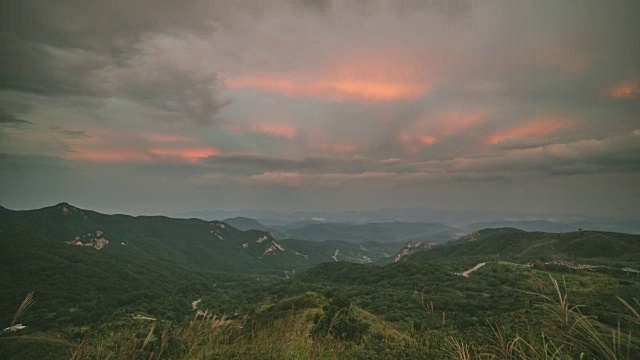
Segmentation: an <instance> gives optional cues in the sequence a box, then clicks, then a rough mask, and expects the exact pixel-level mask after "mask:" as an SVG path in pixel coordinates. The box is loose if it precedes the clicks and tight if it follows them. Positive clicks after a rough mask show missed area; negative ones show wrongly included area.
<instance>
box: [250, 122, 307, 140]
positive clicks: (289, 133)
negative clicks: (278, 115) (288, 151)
mask: <svg viewBox="0 0 640 360" xmlns="http://www.w3.org/2000/svg"><path fill="white" fill-rule="evenodd" d="M251 130H252V131H253V132H256V133H258V134H262V135H267V136H274V137H284V138H289V139H290V138H293V137H294V136H295V135H296V133H297V131H296V129H295V128H294V127H292V126H290V125H287V124H269V123H260V124H256V125H254V126H252V127H251Z"/></svg>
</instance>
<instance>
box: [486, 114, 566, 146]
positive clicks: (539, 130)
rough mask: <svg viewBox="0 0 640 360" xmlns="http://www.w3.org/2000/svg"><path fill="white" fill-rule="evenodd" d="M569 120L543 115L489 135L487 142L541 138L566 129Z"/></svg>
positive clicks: (496, 142)
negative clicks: (543, 116)
mask: <svg viewBox="0 0 640 360" xmlns="http://www.w3.org/2000/svg"><path fill="white" fill-rule="evenodd" d="M569 125H570V122H569V121H567V120H566V119H563V118H557V117H545V118H540V119H535V120H533V121H530V122H527V123H525V124H522V125H520V126H516V127H512V128H508V129H504V130H501V131H498V132H496V133H494V134H492V135H491V136H489V139H488V141H489V143H491V144H493V145H496V144H499V143H501V142H503V141H506V140H510V139H522V138H541V137H545V136H549V135H553V134H555V133H557V132H559V131H560V130H563V129H566V128H567V127H568V126H569Z"/></svg>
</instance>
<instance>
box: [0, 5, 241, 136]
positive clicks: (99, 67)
mask: <svg viewBox="0 0 640 360" xmlns="http://www.w3.org/2000/svg"><path fill="white" fill-rule="evenodd" d="M245 6H246V5H245ZM230 9H231V8H229V7H227V6H226V5H225V4H224V3H210V2H205V1H202V2H199V1H194V2H192V3H191V4H190V5H188V6H183V5H178V4H177V3H162V4H156V3H155V2H144V1H143V2H136V3H135V4H131V3H130V2H128V1H115V2H108V3H105V2H100V1H96V2H85V1H61V2H56V3H50V2H46V1H24V2H17V1H9V2H4V3H3V5H2V8H1V11H0V13H1V14H2V15H1V18H0V19H1V23H2V27H3V32H2V34H0V90H13V91H22V92H27V93H35V94H43V95H48V96H64V95H82V96H94V97H100V98H122V99H125V100H130V101H134V102H139V103H141V104H143V105H145V106H149V107H151V108H155V109H158V110H159V111H161V112H162V113H164V114H165V116H162V117H163V118H168V119H170V120H174V121H175V120H178V121H182V120H190V121H193V122H195V123H198V124H208V123H212V122H215V116H216V113H217V112H218V111H219V110H220V109H221V108H222V107H224V106H225V105H227V104H228V103H229V101H230V100H228V99H222V98H221V97H220V94H219V92H220V89H221V84H220V82H219V78H218V76H217V74H216V73H214V72H209V73H205V74H203V73H198V72H194V71H191V69H187V68H185V67H184V66H182V65H180V64H176V63H173V62H170V61H169V62H167V61H164V62H163V61H162V60H160V59H161V58H162V55H163V54H150V53H149V49H148V48H147V47H145V45H146V44H145V43H144V41H145V40H147V39H148V38H149V34H159V33H163V32H168V33H187V32H191V34H193V33H194V32H195V33H198V32H200V31H205V30H208V31H212V28H213V27H214V23H215V21H216V18H220V19H225V15H226V13H229V15H231V11H230ZM151 51H153V49H152V50H151ZM150 56H151V57H150ZM156 60H159V61H156Z"/></svg>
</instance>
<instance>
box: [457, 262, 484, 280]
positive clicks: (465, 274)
mask: <svg viewBox="0 0 640 360" xmlns="http://www.w3.org/2000/svg"><path fill="white" fill-rule="evenodd" d="M486 264H487V263H480V264H478V265H476V266H474V267H473V268H471V269H469V270H467V271H465V272H463V273H462V276H464V277H469V274H471V273H472V272H474V271H476V270H478V269H480V268H481V267H483V266H485V265H486Z"/></svg>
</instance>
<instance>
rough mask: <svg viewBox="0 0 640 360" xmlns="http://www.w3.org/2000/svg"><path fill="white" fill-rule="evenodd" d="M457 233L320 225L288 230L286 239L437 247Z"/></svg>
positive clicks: (404, 226)
mask: <svg viewBox="0 0 640 360" xmlns="http://www.w3.org/2000/svg"><path fill="white" fill-rule="evenodd" d="M458 232H459V230H458V229H456V228H453V227H450V226H446V225H443V224H434V223H409V222H399V221H394V222H380V223H367V224H344V223H326V222H321V223H311V224H306V225H302V226H300V227H295V228H289V229H287V235H288V237H289V238H293V239H304V240H311V241H322V240H343V241H350V242H356V243H362V242H372V241H373V242H383V243H393V242H404V241H409V240H412V241H418V240H422V241H429V242H438V243H440V242H445V241H448V240H451V239H453V238H455V234H456V233H458Z"/></svg>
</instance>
